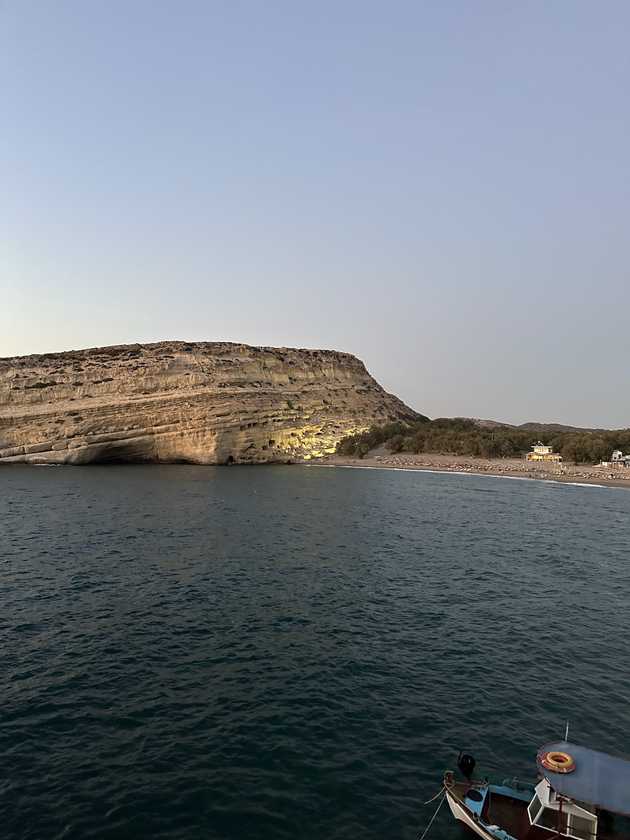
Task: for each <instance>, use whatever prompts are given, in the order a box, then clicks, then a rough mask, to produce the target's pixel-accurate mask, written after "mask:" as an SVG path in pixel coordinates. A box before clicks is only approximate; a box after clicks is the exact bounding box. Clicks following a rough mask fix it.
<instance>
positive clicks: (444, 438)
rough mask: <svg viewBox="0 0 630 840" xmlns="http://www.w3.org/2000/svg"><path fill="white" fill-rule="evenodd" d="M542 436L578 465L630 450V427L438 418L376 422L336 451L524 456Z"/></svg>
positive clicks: (358, 455) (357, 454)
mask: <svg viewBox="0 0 630 840" xmlns="http://www.w3.org/2000/svg"><path fill="white" fill-rule="evenodd" d="M538 440H542V441H543V442H544V443H546V444H548V445H550V446H552V447H553V450H554V452H558V453H560V455H562V458H563V460H565V461H568V462H572V463H574V464H586V463H591V464H596V463H598V462H599V461H605V460H608V459H609V458H610V455H611V453H612V451H613V450H614V449H621V450H622V451H623V452H626V453H628V452H630V429H617V430H614V431H607V430H606V431H601V430H597V431H595V430H594V431H587V430H580V431H575V430H557V429H553V430H550V429H549V428H548V427H545V426H543V425H541V426H528V427H527V428H519V427H517V428H514V427H511V426H494V427H486V426H482V425H479V424H478V423H476V422H475V421H474V420H464V419H459V418H456V419H452V420H451V419H447V418H440V419H437V420H428V419H422V420H418V421H416V422H414V423H402V422H397V423H387V424H386V425H383V426H372V427H371V428H370V429H368V430H367V431H365V432H360V433H358V434H354V435H347V436H346V437H344V438H342V439H341V440H340V441H339V443H338V444H337V453H338V454H339V455H346V456H350V457H355V458H363V457H364V456H365V455H367V453H368V452H369V451H370V450H371V449H374V447H376V446H381V445H383V444H384V445H385V447H386V448H387V449H388V450H389V451H390V452H414V453H419V452H430V453H433V454H437V453H439V454H442V455H468V456H472V457H477V458H521V457H523V455H525V453H526V452H529V451H530V450H531V448H532V446H533V445H534V444H535V443H536V442H537V441H538Z"/></svg>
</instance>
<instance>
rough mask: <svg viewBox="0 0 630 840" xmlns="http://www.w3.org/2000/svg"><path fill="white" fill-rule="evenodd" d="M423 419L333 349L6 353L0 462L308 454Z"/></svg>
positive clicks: (163, 346) (155, 347)
mask: <svg viewBox="0 0 630 840" xmlns="http://www.w3.org/2000/svg"><path fill="white" fill-rule="evenodd" d="M415 416H416V415H415V412H413V411H412V410H411V409H410V408H408V407H407V406H406V405H405V404H404V403H402V402H401V401H400V400H399V399H397V398H396V397H394V396H392V395H391V394H387V393H386V392H385V391H384V390H383V389H382V388H381V387H380V385H378V383H377V382H376V381H375V380H374V379H372V377H371V376H370V375H369V373H368V372H367V370H366V369H365V367H364V365H363V364H362V362H360V361H359V360H358V359H356V358H355V357H354V356H351V355H349V354H347V353H338V352H335V351H330V350H293V349H287V348H272V347H248V346H247V345H244V344H229V343H205V342H204V343H186V342H161V343H159V344H133V345H125V346H118V347H100V348H95V349H91V350H79V351H73V352H69V353H49V354H46V355H42V356H22V357H16V358H11V359H0V463H10V462H25V463H48V464H88V463H95V462H98V463H103V462H162V463H175V462H187V463H194V464H226V463H245V464H251V463H263V462H270V461H280V462H282V461H291V460H301V459H304V458H307V459H308V458H313V457H318V456H321V455H324V454H325V453H328V452H331V451H333V450H334V447H335V444H336V443H337V441H338V440H339V438H341V437H342V436H343V435H346V434H348V433H350V432H354V431H357V430H360V429H364V428H366V427H367V426H369V425H371V424H372V423H382V422H384V421H387V420H393V419H413V418H414V417H415Z"/></svg>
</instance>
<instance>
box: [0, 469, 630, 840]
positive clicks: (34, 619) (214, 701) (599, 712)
mask: <svg viewBox="0 0 630 840" xmlns="http://www.w3.org/2000/svg"><path fill="white" fill-rule="evenodd" d="M629 549H630V492H628V491H626V490H623V489H614V488H602V487H588V486H569V485H562V484H553V483H544V482H539V481H510V480H505V479H500V478H494V477H487V476H471V475H450V474H431V473H423V472H406V471H400V472H398V471H393V470H353V469H332V468H326V469H324V468H318V467H312V466H268V467H260V466H259V467H244V466H243V467H241V466H239V467H195V466H184V465H182V466H102V467H99V466H90V467H80V468H67V467H65V468H64V467H61V468H55V467H5V468H1V469H0V564H1V567H0V569H1V572H0V597H1V600H0V604H1V610H0V642H1V643H0V761H1V764H0V827H1V829H0V834H1V836H2V838H3V840H9V839H10V838H11V840H12V838H33V840H35V838H37V840H62V838H63V840H70V838H72V840H74V839H75V838H77V840H78V838H81V840H83V838H112V840H113V838H116V840H119V839H120V838H134V840H135V838H165V839H166V838H169V840H189V838H199V839H200V840H201V838H206V839H207V838H225V840H246V839H247V838H252V840H254V838H255V839H256V840H283V838H287V840H289V839H290V840H296V838H298V839H299V838H305V839H306V840H311V838H312V840H315V838H318V840H319V838H327V840H331V838H338V840H357V838H361V840H377V839H378V840H391V838H403V840H416V838H418V837H419V835H420V834H421V833H422V831H423V830H424V829H425V827H426V825H427V824H428V822H429V820H430V819H431V817H432V816H433V814H434V812H435V808H436V805H437V804H438V803H439V799H438V800H436V801H435V802H433V803H431V804H429V805H425V804H424V803H425V802H426V801H427V800H429V799H431V798H432V797H433V796H434V795H435V794H437V793H438V792H439V790H440V786H441V780H442V775H443V772H444V770H446V769H448V768H453V767H454V765H455V762H456V760H457V756H458V753H459V751H460V750H465V751H468V752H470V753H472V754H473V755H474V756H475V758H476V760H477V768H478V770H479V772H480V773H481V774H482V775H483V774H486V773H488V774H490V775H492V776H496V777H498V778H503V777H513V776H516V777H519V778H522V779H525V780H529V779H533V778H534V777H535V772H536V769H535V755H536V752H537V749H538V748H539V747H540V746H541V745H542V744H544V743H545V742H547V741H552V740H558V739H560V738H562V736H563V735H564V732H565V726H566V722H567V721H568V722H569V726H570V738H571V739H573V740H574V741H576V742H579V743H582V744H585V745H587V746H590V747H593V748H597V749H603V750H606V751H611V752H613V753H614V754H616V755H621V756H626V757H628V756H630V729H629V727H628V723H629V720H630V718H629V708H630V673H629V665H630V656H629V653H628V651H629V648H630V553H629ZM462 837H463V835H462V832H461V830H460V828H459V827H458V826H457V824H456V823H455V822H454V821H453V819H452V817H451V815H450V813H449V812H448V809H447V806H446V805H444V807H443V808H442V809H441V811H439V812H438V814H437V817H436V818H435V821H434V823H433V825H432V826H431V829H430V832H429V834H428V838H429V840H431V838H433V840H455V839H456V838H462Z"/></svg>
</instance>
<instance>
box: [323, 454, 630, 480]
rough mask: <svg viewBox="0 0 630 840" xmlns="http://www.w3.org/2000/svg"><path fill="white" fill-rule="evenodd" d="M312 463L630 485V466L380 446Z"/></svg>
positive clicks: (330, 456) (328, 457)
mask: <svg viewBox="0 0 630 840" xmlns="http://www.w3.org/2000/svg"><path fill="white" fill-rule="evenodd" d="M311 464H312V465H313V466H338V467H344V466H345V467H372V468H378V467H381V468H387V469H400V470H427V471H437V472H452V473H470V474H478V475H495V476H503V477H507V478H528V479H532V480H543V481H558V482H564V483H567V484H591V485H600V486H604V487H624V488H626V489H630V469H629V468H626V467H620V468H617V469H612V468H610V467H601V466H599V465H591V464H578V465H577V466H576V465H573V464H560V465H557V464H540V463H538V464H536V463H531V462H530V461H526V460H525V459H522V460H520V459H517V458H496V459H490V458H472V457H465V456H457V455H433V454H429V453H426V452H423V453H419V454H417V455H415V454H413V453H410V452H400V453H396V454H395V453H392V452H388V451H387V450H384V449H382V448H379V449H378V450H374V451H373V452H371V453H370V454H369V455H366V457H365V458H348V457H345V456H341V455H329V456H327V457H325V458H321V459H318V460H317V461H316V462H315V461H312V462H311Z"/></svg>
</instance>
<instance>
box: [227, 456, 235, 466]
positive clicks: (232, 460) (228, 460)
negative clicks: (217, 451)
mask: <svg viewBox="0 0 630 840" xmlns="http://www.w3.org/2000/svg"><path fill="white" fill-rule="evenodd" d="M225 463H226V464H233V463H234V456H233V455H228V457H227V460H226V462H225Z"/></svg>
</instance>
